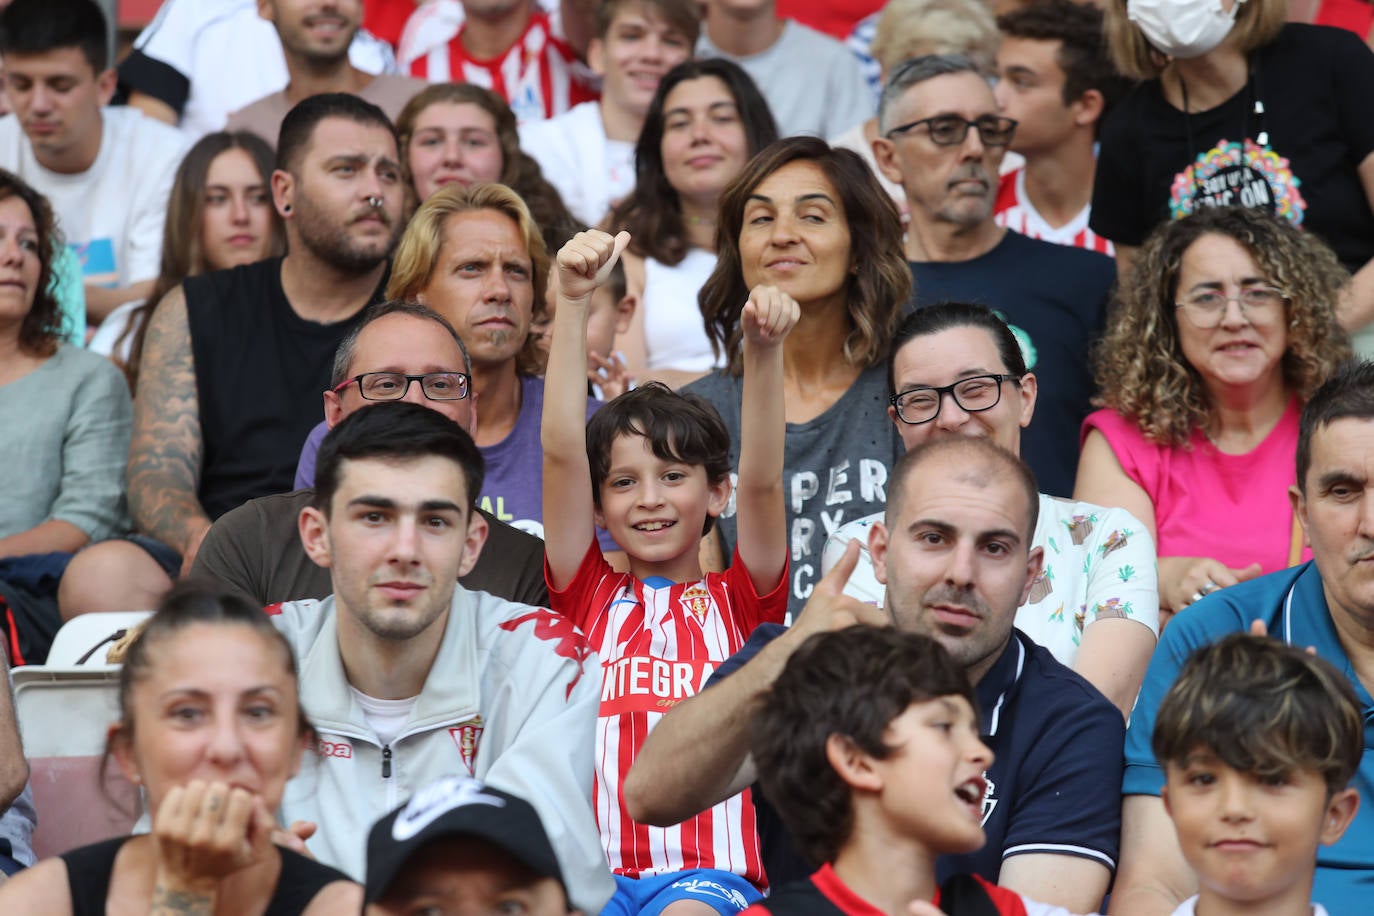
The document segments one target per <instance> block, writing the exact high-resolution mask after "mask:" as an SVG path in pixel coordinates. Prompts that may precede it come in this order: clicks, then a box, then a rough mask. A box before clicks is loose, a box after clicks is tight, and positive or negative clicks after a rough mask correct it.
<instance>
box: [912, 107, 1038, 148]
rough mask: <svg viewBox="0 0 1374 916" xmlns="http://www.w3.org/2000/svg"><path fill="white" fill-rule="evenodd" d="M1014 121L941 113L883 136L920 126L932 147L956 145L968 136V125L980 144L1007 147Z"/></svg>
mask: <svg viewBox="0 0 1374 916" xmlns="http://www.w3.org/2000/svg"><path fill="white" fill-rule="evenodd" d="M1016 124H1017V122H1016V121H1015V120H1014V119H1012V118H999V117H998V116H996V115H983V116H982V117H981V118H978V119H977V120H976V121H970V120H968V119H966V118H961V117H960V116H959V115H957V114H942V115H936V116H935V117H933V118H922V119H921V120H919V121H912V122H911V123H910V124H902V125H899V126H897V127H894V128H892V129H891V130H889V131H888V132H887V138H888V139H889V140H891V139H892V138H893V137H899V136H901V135H902V134H905V133H908V132H910V131H912V130H915V129H916V128H918V127H921V126H924V127H925V128H926V130H927V131H929V132H930V139H931V142H933V143H934V144H935V145H936V146H958V145H959V144H960V143H963V142H964V138H965V137H967V136H968V130H969V128H970V127H976V128H978V136H980V137H982V138H983V145H984V146H1007V145H1009V144H1010V143H1011V137H1012V134H1014V133H1016Z"/></svg>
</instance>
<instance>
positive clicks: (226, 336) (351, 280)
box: [58, 93, 402, 619]
mask: <svg viewBox="0 0 1374 916" xmlns="http://www.w3.org/2000/svg"><path fill="white" fill-rule="evenodd" d="M272 198H273V203H274V204H275V206H276V208H277V212H278V213H280V214H281V216H282V219H283V220H284V221H285V223H286V234H287V242H288V249H287V250H288V252H289V253H288V254H287V255H286V256H285V257H284V258H280V259H278V258H273V259H269V260H266V261H260V262H258V263H256V264H249V265H246V266H243V267H236V268H233V269H232V270H224V271H217V272H214V273H208V274H202V275H201V276H198V277H190V278H188V279H187V280H186V281H185V282H183V283H182V285H181V286H179V287H177V288H176V289H174V290H172V291H171V292H170V293H168V294H167V296H166V297H165V298H164V299H163V300H162V302H161V303H159V305H158V307H157V310H156V311H155V312H154V313H153V317H152V320H151V321H150V323H149V325H148V336H147V341H146V343H145V344H144V350H143V362H142V365H141V370H140V377H139V385H138V391H137V392H136V394H135V398H134V429H133V440H132V443H131V445H130V448H129V469H128V477H127V480H128V488H129V512H130V515H132V517H133V520H134V524H135V526H136V528H137V530H138V531H139V532H140V533H139V534H137V535H133V536H131V537H130V538H128V539H120V540H111V541H104V542H101V543H100V544H96V545H94V546H92V547H90V548H88V549H87V550H85V551H82V552H81V553H80V554H78V555H77V556H76V557H75V558H74V559H73V561H72V563H71V565H70V566H69V567H68V568H67V573H66V576H64V578H63V583H62V588H61V590H60V592H59V596H58V598H59V602H60V604H61V606H62V609H63V614H64V616H65V617H66V618H68V619H69V618H71V617H72V616H75V615H76V614H81V613H87V612H91V611H116V610H137V609H141V608H149V607H154V606H156V604H157V600H158V598H159V597H160V595H161V594H162V593H163V592H165V591H166V590H167V589H168V588H169V587H170V586H171V583H172V580H173V579H174V578H176V576H177V575H178V573H179V572H183V571H185V570H189V569H190V568H191V564H192V563H193V562H194V560H195V555H196V550H197V549H198V548H199V547H200V542H201V538H203V537H204V536H205V532H206V531H207V530H208V529H209V527H210V523H211V522H212V521H213V520H214V519H216V518H218V517H219V516H221V515H223V514H224V513H225V512H228V511H229V510H230V509H233V508H234V507H236V506H238V505H240V504H241V503H243V502H245V501H247V500H249V499H253V498H254V497H257V496H266V495H267V494H270V493H280V492H284V491H286V490H290V489H291V479H292V471H293V469H294V468H295V464H296V456H297V454H298V453H299V451H300V446H301V443H302V442H303V441H305V437H306V435H307V434H308V433H309V432H310V427H311V426H313V425H314V424H315V421H316V420H317V419H318V418H319V393H320V391H322V390H323V389H325V388H326V387H328V383H329V380H330V372H331V368H332V363H333V359H334V352H335V350H337V349H338V346H339V343H340V341H342V340H343V338H344V337H345V335H347V334H348V332H349V331H350V330H352V328H353V326H354V325H355V324H357V322H358V320H359V316H360V315H361V313H362V310H363V309H364V307H366V306H367V305H369V304H370V303H372V302H376V301H380V299H381V298H382V291H383V289H384V288H385V286H386V279H387V275H388V271H389V267H390V262H389V258H390V255H391V252H392V249H393V248H394V247H395V245H396V240H397V237H398V236H399V235H400V231H401V209H402V183H401V166H400V157H399V155H398V153H397V143H396V132H395V128H394V127H393V126H392V124H391V122H390V121H389V120H387V117H386V115H385V114H383V113H382V111H381V109H379V108H377V107H376V106H375V105H372V104H370V103H368V102H365V101H363V100H362V99H359V98H357V97H356V96H352V95H346V94H342V93H338V94H326V95H317V96H312V97H311V98H308V99H306V100H305V101H303V102H301V103H300V104H299V105H297V106H296V107H295V108H294V109H292V110H291V112H290V113H289V114H288V115H287V116H286V118H285V119H284V120H283V121H282V129H281V137H280V139H279V142H278V147H277V169H276V171H275V172H273V173H272Z"/></svg>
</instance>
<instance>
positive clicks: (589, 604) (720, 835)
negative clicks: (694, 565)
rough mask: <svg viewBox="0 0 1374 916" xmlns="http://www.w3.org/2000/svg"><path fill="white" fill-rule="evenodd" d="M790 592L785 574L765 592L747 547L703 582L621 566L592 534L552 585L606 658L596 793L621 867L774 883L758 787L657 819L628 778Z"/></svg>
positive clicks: (559, 602) (559, 607)
mask: <svg viewBox="0 0 1374 916" xmlns="http://www.w3.org/2000/svg"><path fill="white" fill-rule="evenodd" d="M787 594H788V591H787V575H786V574H785V573H784V575H783V576H782V577H781V578H780V579H779V580H778V585H777V587H776V588H774V589H773V591H771V592H770V593H769V594H767V595H763V596H760V595H756V594H755V593H754V585H753V582H752V580H750V578H749V574H748V572H747V571H746V570H745V568H744V563H743V562H742V561H741V560H740V558H739V554H738V553H736V554H735V556H734V559H733V561H732V564H731V566H730V568H729V569H727V570H726V571H725V572H723V573H708V574H707V575H706V577H705V578H704V579H701V580H700V581H697V582H686V583H670V582H668V581H667V580H659V581H653V580H650V581H649V582H641V581H639V580H638V579H636V578H634V577H633V576H631V575H629V574H628V573H618V572H615V571H614V570H613V569H611V567H610V565H609V564H607V563H606V561H605V560H604V559H603V558H602V556H601V552H600V550H599V549H598V547H597V545H596V543H594V542H593V543H592V545H591V546H590V548H589V549H588V551H587V555H586V556H585V557H584V558H583V560H582V564H581V566H579V567H578V570H577V573H576V574H575V575H574V576H573V580H572V582H570V583H569V584H568V587H567V588H566V589H563V590H562V591H556V590H554V589H552V588H551V589H550V590H549V597H550V602H551V604H552V606H553V609H554V610H555V611H558V612H559V613H561V614H564V615H566V616H568V617H570V618H572V620H573V621H574V622H575V623H576V624H577V625H578V627H579V628H580V629H581V630H582V632H583V633H585V634H586V635H587V643H588V645H590V646H591V647H592V648H594V649H595V650H596V652H597V655H598V656H599V657H600V658H601V670H602V675H603V680H602V689H601V712H600V721H599V722H598V723H597V742H596V755H597V760H596V785H595V804H596V817H597V823H598V824H599V825H600V827H601V840H602V843H603V844H604V845H605V848H606V857H607V859H609V861H610V865H611V870H612V871H614V872H615V873H616V874H619V875H625V876H627V877H631V878H638V877H641V876H644V875H656V874H662V873H664V872H671V871H681V870H684V869H691V868H717V869H721V870H723V871H729V872H733V873H735V874H737V875H740V876H742V877H744V878H745V879H746V880H748V881H750V882H751V883H753V884H755V885H756V886H758V887H759V888H760V889H762V888H764V887H765V886H766V883H765V878H764V875H763V860H762V855H761V852H760V847H759V838H758V833H757V830H756V828H755V823H754V806H753V802H752V800H751V799H750V794H749V791H748V790H745V791H744V792H741V793H740V794H739V795H736V796H734V797H733V798H730V799H727V800H726V801H724V802H721V803H720V804H718V805H716V806H714V807H713V808H711V809H709V810H707V811H704V812H702V813H701V814H698V815H697V816H696V817H693V818H690V819H688V820H686V821H683V822H682V823H681V824H677V825H675V826H672V827H650V826H646V825H644V824H638V823H635V822H634V821H632V820H630V818H629V816H628V815H627V814H626V813H625V808H624V796H623V794H622V790H621V787H622V784H623V782H624V779H625V775H626V774H627V773H628V772H629V770H630V765H631V764H632V763H633V762H634V759H635V757H636V755H638V753H639V748H640V746H641V745H642V744H643V743H644V739H645V737H646V736H647V735H648V734H649V732H650V730H652V729H653V727H654V726H655V725H657V724H658V721H659V719H661V718H662V717H663V714H664V713H666V712H667V711H668V710H669V709H671V708H672V707H673V705H674V704H676V703H678V702H680V701H681V700H684V699H686V698H687V697H689V696H692V695H693V694H695V693H696V692H697V691H699V690H700V689H701V688H702V686H703V685H704V684H705V683H706V680H707V679H708V678H709V677H710V676H711V672H712V671H714V670H715V667H716V665H718V664H720V663H721V662H723V661H725V660H726V659H727V658H729V657H730V656H731V655H733V654H734V653H735V652H736V651H737V650H738V649H739V648H740V647H741V646H742V645H743V644H744V642H745V640H747V639H748V638H749V634H750V633H752V632H753V630H754V628H755V627H757V626H758V625H759V624H760V623H765V622H767V623H781V622H782V619H783V615H784V614H785V613H786V610H787Z"/></svg>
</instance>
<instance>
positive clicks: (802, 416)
mask: <svg viewBox="0 0 1374 916" xmlns="http://www.w3.org/2000/svg"><path fill="white" fill-rule="evenodd" d="M716 240H717V241H716V258H717V260H716V267H715V270H714V271H713V272H712V273H711V276H710V278H709V279H707V281H706V285H705V286H703V287H702V289H701V312H702V316H703V317H704V318H705V320H706V332H707V334H709V335H710V338H711V344H712V346H713V347H714V348H715V350H716V353H717V354H719V355H720V356H721V357H722V359H723V360H724V362H725V368H724V369H721V370H718V371H716V372H713V373H712V374H710V375H708V376H706V377H705V378H703V379H700V380H699V381H696V382H693V383H692V384H691V385H688V386H687V388H686V389H685V390H686V391H689V392H692V393H695V394H699V395H701V396H703V397H705V398H706V400H708V401H710V402H711V403H712V404H713V405H714V406H715V408H716V409H717V410H718V411H720V415H721V417H722V418H724V420H725V425H726V427H728V428H729V430H730V465H731V467H732V468H737V467H738V465H739V442H740V422H741V420H740V398H741V394H742V390H743V389H742V384H743V379H742V377H741V374H742V372H743V365H742V356H741V350H740V341H741V337H742V333H743V332H742V330H741V328H740V313H741V312H742V311H743V309H744V305H745V303H746V302H747V301H748V300H749V296H750V291H751V290H753V289H755V288H756V287H759V286H775V287H777V288H778V289H780V290H782V291H783V292H785V293H787V294H788V295H790V296H791V297H792V298H793V299H795V300H797V303H798V305H800V306H801V319H800V321H799V322H798V323H797V326H796V327H795V328H794V329H793V330H792V332H791V333H790V334H788V336H787V339H786V341H785V342H784V343H783V366H784V371H783V395H784V399H785V401H786V405H787V409H786V418H787V431H786V434H785V439H784V446H783V450H784V451H783V455H784V469H783V479H782V486H783V488H784V492H786V493H787V494H788V501H787V530H788V537H789V542H790V547H791V556H792V568H791V571H790V573H789V578H790V587H791V598H790V600H789V602H788V607H789V609H790V611H791V612H792V613H793V614H796V613H797V612H798V611H800V610H801V606H802V604H803V603H804V601H805V598H806V596H807V595H808V594H810V592H811V586H812V585H814V584H815V582H816V580H817V579H818V578H819V577H820V571H821V548H822V546H823V545H824V542H825V536H826V533H827V532H828V531H832V530H834V529H835V528H836V527H838V526H839V525H841V524H843V523H844V522H846V521H850V520H852V519H856V518H861V517H863V516H865V515H871V514H873V513H874V512H881V511H882V510H883V507H884V503H885V501H886V498H885V492H884V487H883V484H884V483H885V482H886V481H887V476H888V471H890V470H891V468H892V466H893V464H895V463H896V461H897V459H898V458H900V457H901V455H902V452H903V448H902V440H901V438H900V437H899V436H898V434H897V430H896V428H895V426H894V425H893V424H892V422H891V421H889V420H888V415H887V410H888V400H887V397H888V393H887V367H886V361H887V353H888V349H889V347H890V346H891V344H892V335H893V333H894V332H895V330H896V326H897V321H898V318H899V317H900V314H901V309H902V306H903V305H904V304H905V303H906V301H907V299H908V298H909V297H910V295H911V270H910V268H909V267H907V263H906V256H905V255H904V254H903V250H902V227H901V221H900V220H899V218H898V216H897V208H896V206H895V205H894V204H893V203H892V198H891V197H889V196H888V195H887V192H886V191H884V190H883V188H882V186H881V185H879V184H878V180H877V179H876V178H875V177H874V176H873V172H872V170H871V169H869V167H868V165H867V164H865V163H864V161H863V160H862V159H860V158H859V156H858V155H857V154H856V153H854V152H852V151H851V150H847V149H833V148H831V147H830V146H829V144H827V143H826V142H825V141H824V140H820V139H817V138H815V137H791V138H788V139H786V140H779V141H778V142H777V143H774V144H773V145H772V146H769V147H767V148H765V149H764V150H763V151H762V152H760V153H759V154H758V155H757V156H755V157H754V158H753V159H752V160H751V161H750V162H749V164H748V165H746V166H745V167H744V170H743V171H742V172H740V174H739V177H738V178H736V179H735V180H734V182H732V183H731V184H730V186H729V187H728V188H726V189H725V193H724V194H723V195H722V196H721V201H720V228H719V230H718V232H717V234H716ZM715 530H716V531H717V532H719V538H720V546H721V547H722V548H723V550H722V553H721V556H722V557H729V556H731V554H732V553H733V551H734V547H735V517H734V507H733V506H731V507H728V508H727V509H726V510H725V513H724V514H722V515H721V517H720V518H719V519H718V520H717V524H716V529H715Z"/></svg>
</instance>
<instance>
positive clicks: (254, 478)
mask: <svg viewBox="0 0 1374 916" xmlns="http://www.w3.org/2000/svg"><path fill="white" fill-rule="evenodd" d="M281 263H282V262H281V258H270V259H268V260H266V261H259V262H257V263H256V264H248V265H245V266H243V267H235V268H232V269H231V270H220V271H215V272H213V273H208V274H201V275H200V276H198V277H188V278H187V279H186V280H185V282H184V283H183V289H184V290H185V292H186V319H187V322H188V325H189V327H190V331H191V352H192V353H193V354H194V356H195V362H196V391H197V395H198V401H199V405H200V431H201V447H202V457H201V473H200V491H199V493H198V496H199V498H200V504H201V506H203V507H204V508H205V511H206V513H207V514H208V515H209V516H210V518H212V519H216V518H219V517H220V516H221V515H223V514H224V513H226V512H228V511H229V510H230V509H233V508H234V507H236V506H239V505H242V504H243V503H245V502H247V501H248V500H250V499H254V498H256V497H258V496H267V495H269V494H272V493H284V492H286V491H287V490H290V489H292V483H293V482H294V479H295V474H296V458H297V457H298V456H299V455H300V451H301V444H302V443H303V442H305V437H306V436H307V435H309V434H310V430H311V429H312V428H313V427H314V426H315V424H316V423H318V422H319V421H320V415H321V412H322V411H323V409H324V408H323V399H322V393H323V392H324V390H325V389H326V388H328V387H329V380H330V376H331V374H332V371H333V364H334V351H335V350H337V349H338V347H339V343H340V342H341V341H342V340H343V338H344V337H345V336H346V335H347V334H348V332H349V331H350V330H352V329H353V327H354V325H356V324H357V323H358V321H359V320H360V319H361V315H362V309H359V310H358V312H357V313H356V314H354V315H353V316H352V317H350V318H347V319H345V320H344V321H339V322H335V323H333V324H320V323H318V322H314V321H307V320H306V319H304V318H302V317H301V316H299V315H297V314H296V311H295V309H293V308H291V303H290V302H288V301H287V300H286V293H284V292H283V291H282V287H281ZM385 288H386V277H385V276H383V278H382V282H381V283H380V284H379V285H378V287H377V289H376V291H375V292H374V293H373V295H372V299H371V300H370V301H372V302H377V301H380V298H381V294H382V290H384V289H385Z"/></svg>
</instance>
